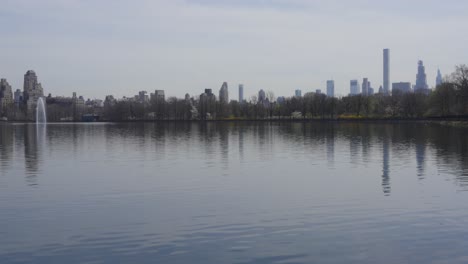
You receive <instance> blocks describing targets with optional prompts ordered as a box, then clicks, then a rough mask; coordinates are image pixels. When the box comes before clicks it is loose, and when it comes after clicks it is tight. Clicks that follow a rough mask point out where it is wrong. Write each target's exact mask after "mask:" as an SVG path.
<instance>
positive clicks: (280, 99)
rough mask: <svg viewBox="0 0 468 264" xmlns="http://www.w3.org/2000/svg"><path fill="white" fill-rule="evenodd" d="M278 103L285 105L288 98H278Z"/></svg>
mask: <svg viewBox="0 0 468 264" xmlns="http://www.w3.org/2000/svg"><path fill="white" fill-rule="evenodd" d="M276 102H277V103H278V104H284V103H285V102H286V98H285V97H284V96H278V98H276Z"/></svg>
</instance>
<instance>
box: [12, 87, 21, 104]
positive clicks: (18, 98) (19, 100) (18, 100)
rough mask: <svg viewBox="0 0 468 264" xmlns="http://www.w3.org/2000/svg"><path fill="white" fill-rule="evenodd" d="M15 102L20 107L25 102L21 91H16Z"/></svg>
mask: <svg viewBox="0 0 468 264" xmlns="http://www.w3.org/2000/svg"><path fill="white" fill-rule="evenodd" d="M13 100H14V102H15V104H16V105H19V104H20V103H21V102H22V101H23V92H22V91H21V90H20V89H16V91H15V94H14V99H13Z"/></svg>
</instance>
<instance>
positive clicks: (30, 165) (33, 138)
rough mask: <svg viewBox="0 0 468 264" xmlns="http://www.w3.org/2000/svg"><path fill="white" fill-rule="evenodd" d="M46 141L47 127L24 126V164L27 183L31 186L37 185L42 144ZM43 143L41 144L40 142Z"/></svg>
mask: <svg viewBox="0 0 468 264" xmlns="http://www.w3.org/2000/svg"><path fill="white" fill-rule="evenodd" d="M43 140H45V126H36V125H25V126H24V162H25V169H26V181H27V182H28V184H29V185H31V186H32V185H37V179H36V178H37V173H38V172H39V165H40V158H41V157H40V144H39V143H44V142H42V141H43ZM39 141H41V142H39Z"/></svg>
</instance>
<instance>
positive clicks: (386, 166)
mask: <svg viewBox="0 0 468 264" xmlns="http://www.w3.org/2000/svg"><path fill="white" fill-rule="evenodd" d="M382 151H383V155H382V156H383V164H382V188H383V192H384V194H385V195H390V191H391V186H390V139H389V138H388V135H385V136H384V138H383V144H382Z"/></svg>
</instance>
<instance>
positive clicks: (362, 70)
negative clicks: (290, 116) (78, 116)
mask: <svg viewBox="0 0 468 264" xmlns="http://www.w3.org/2000/svg"><path fill="white" fill-rule="evenodd" d="M466 14H468V1H466V0H437V1H434V0H410V1H409V0H392V1H376V0H355V1H351V0H327V1H323V0H270V1H268V0H238V1H228V0H185V1H183V0H166V1H159V0H148V1H130V0H126V1H123V0H40V1H39V0H0V76H1V77H2V78H7V79H8V81H9V82H10V84H11V85H12V86H13V88H14V89H18V88H20V89H22V82H23V75H24V73H25V72H26V71H27V70H28V69H34V70H35V71H36V73H37V74H38V76H39V80H40V82H41V83H42V84H43V87H44V89H45V92H46V93H52V95H67V96H70V95H71V93H72V92H73V91H76V92H78V94H79V95H84V96H85V98H103V97H104V96H105V95H107V94H113V95H116V96H118V97H121V96H124V95H127V96H131V95H134V94H136V93H137V92H138V91H140V90H146V91H148V92H150V91H154V90H155V89H164V90H165V91H166V96H171V95H175V96H178V97H182V96H183V95H184V94H185V93H186V92H188V93H190V94H191V95H195V94H200V93H201V92H202V91H203V89H204V88H213V89H214V90H215V91H216V92H217V91H218V90H219V88H220V87H221V84H222V82H223V81H227V82H228V84H229V92H230V98H233V99H237V85H238V84H239V83H243V84H244V86H245V88H244V89H245V91H244V94H245V96H246V97H247V96H251V95H253V94H255V93H256V92H257V91H258V90H259V89H264V90H272V91H273V92H274V93H275V95H277V96H279V95H285V96H290V95H292V94H293V93H294V90H295V89H302V91H303V93H305V92H308V91H315V89H322V90H325V87H326V80H327V79H331V78H332V79H334V80H335V87H336V88H335V89H336V93H337V94H341V95H345V94H347V93H349V80H350V79H359V80H360V82H361V81H362V78H363V77H368V78H369V80H370V81H371V83H372V86H373V87H374V88H378V87H379V86H380V85H381V83H382V63H383V62H382V49H383V48H390V49H391V81H392V82H396V81H410V82H412V83H414V82H415V74H416V68H417V61H418V59H422V60H424V63H425V65H426V72H427V77H428V83H429V85H430V86H433V85H434V82H435V75H436V71H437V67H440V69H441V70H442V73H443V74H448V73H450V72H451V71H453V69H454V66H455V65H456V64H462V63H465V64H468V46H467V45H466V43H468V34H467V32H468V16H467V15H466Z"/></svg>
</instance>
